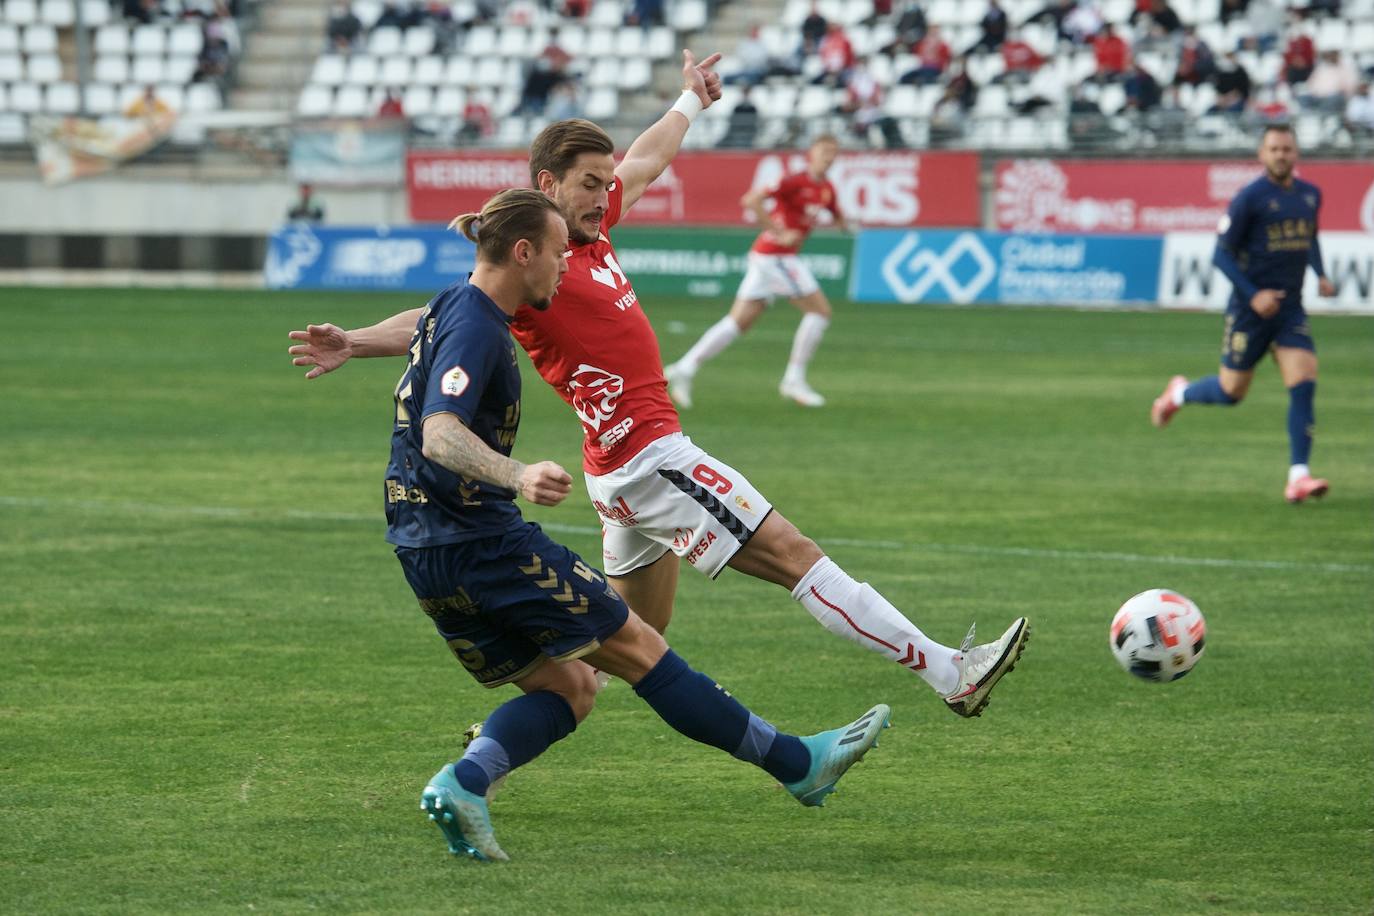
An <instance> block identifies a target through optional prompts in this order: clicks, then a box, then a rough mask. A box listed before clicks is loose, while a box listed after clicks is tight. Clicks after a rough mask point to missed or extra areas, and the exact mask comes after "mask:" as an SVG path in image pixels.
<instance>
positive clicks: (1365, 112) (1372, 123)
mask: <svg viewBox="0 0 1374 916" xmlns="http://www.w3.org/2000/svg"><path fill="white" fill-rule="evenodd" d="M1345 128H1346V130H1348V131H1350V132H1351V133H1352V134H1354V135H1355V136H1357V137H1371V136H1374V88H1371V84H1370V82H1369V80H1365V81H1364V82H1362V83H1360V86H1359V89H1358V90H1357V91H1356V93H1355V94H1354V95H1352V96H1351V97H1350V101H1349V102H1347V103H1346V106H1345Z"/></svg>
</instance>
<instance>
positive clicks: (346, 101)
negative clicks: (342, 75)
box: [334, 86, 372, 118]
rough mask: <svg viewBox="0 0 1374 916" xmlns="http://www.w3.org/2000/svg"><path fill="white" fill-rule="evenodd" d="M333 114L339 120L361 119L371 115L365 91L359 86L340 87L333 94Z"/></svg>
mask: <svg viewBox="0 0 1374 916" xmlns="http://www.w3.org/2000/svg"><path fill="white" fill-rule="evenodd" d="M334 114H336V115H338V116H339V117H341V118H361V117H365V116H366V115H370V114H372V109H370V108H369V107H368V104H367V90H366V89H364V88H363V87H361V86H341V87H340V88H339V91H338V92H336V93H335V94H334Z"/></svg>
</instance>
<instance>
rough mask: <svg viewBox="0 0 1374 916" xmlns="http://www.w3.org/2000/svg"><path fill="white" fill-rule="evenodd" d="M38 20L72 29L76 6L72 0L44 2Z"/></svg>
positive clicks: (60, 27)
mask: <svg viewBox="0 0 1374 916" xmlns="http://www.w3.org/2000/svg"><path fill="white" fill-rule="evenodd" d="M38 18H39V20H40V21H41V22H43V23H45V24H47V25H50V26H54V27H55V28H59V29H66V28H70V27H71V25H72V23H74V22H76V4H75V3H73V2H72V0H43V3H42V5H41V6H39V8H38ZM87 25H89V23H87ZM48 110H49V111H51V110H52V108H51V107H49V109H48Z"/></svg>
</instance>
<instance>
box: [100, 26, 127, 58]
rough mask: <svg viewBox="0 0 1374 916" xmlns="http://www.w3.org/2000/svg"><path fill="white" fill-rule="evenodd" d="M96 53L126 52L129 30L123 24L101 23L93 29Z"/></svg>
mask: <svg viewBox="0 0 1374 916" xmlns="http://www.w3.org/2000/svg"><path fill="white" fill-rule="evenodd" d="M95 53H96V54H128V53H129V30H128V29H127V28H125V27H124V26H123V25H115V24H111V25H102V26H101V27H100V28H98V29H96V31H95Z"/></svg>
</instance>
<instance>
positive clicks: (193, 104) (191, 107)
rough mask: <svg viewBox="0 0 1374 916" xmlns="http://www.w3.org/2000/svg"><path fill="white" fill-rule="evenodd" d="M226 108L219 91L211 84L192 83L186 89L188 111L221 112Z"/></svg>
mask: <svg viewBox="0 0 1374 916" xmlns="http://www.w3.org/2000/svg"><path fill="white" fill-rule="evenodd" d="M223 107H224V100H223V99H221V98H220V94H219V90H218V89H216V88H215V87H214V86H213V85H211V84H210V83H192V84H191V85H189V86H187V87H186V111H187V112H203V111H219V110H220V109H221V108H223Z"/></svg>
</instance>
